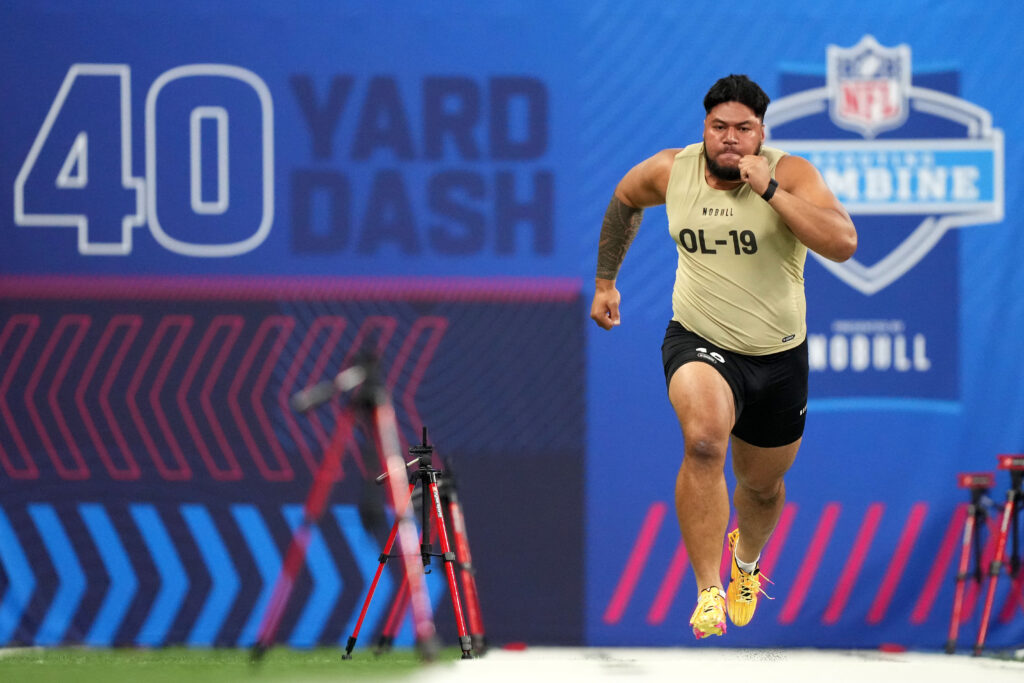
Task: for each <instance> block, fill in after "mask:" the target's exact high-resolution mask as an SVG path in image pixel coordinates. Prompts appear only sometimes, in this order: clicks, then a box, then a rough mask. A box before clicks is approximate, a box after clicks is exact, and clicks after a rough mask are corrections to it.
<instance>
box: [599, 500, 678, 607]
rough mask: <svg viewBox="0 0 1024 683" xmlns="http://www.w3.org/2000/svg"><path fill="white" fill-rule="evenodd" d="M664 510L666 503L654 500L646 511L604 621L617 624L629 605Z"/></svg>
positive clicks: (663, 515) (666, 508)
mask: <svg viewBox="0 0 1024 683" xmlns="http://www.w3.org/2000/svg"><path fill="white" fill-rule="evenodd" d="M666 510H668V505H667V504H665V503H661V502H655V503H652V504H651V507H650V509H649V510H648V511H647V517H645V518H644V521H643V524H642V525H641V526H640V534H639V536H638V537H637V539H636V543H635V544H634V545H633V551H632V552H631V553H630V554H629V560H628V561H627V562H626V568H625V569H624V570H623V571H622V577H621V578H620V579H619V585H618V586H616V587H615V592H614V593H613V594H612V599H611V600H610V601H609V602H608V607H607V609H605V612H604V623H606V624H617V623H618V622H619V620H620V619H622V615H623V613H625V611H626V606H627V605H629V600H630V598H632V597H633V590H634V589H635V588H636V584H637V581H639V580H640V574H641V573H642V572H643V570H644V566H645V565H646V564H647V557H648V556H649V555H650V554H651V547H652V546H653V545H654V539H655V538H657V536H658V530H659V529H660V528H661V522H662V520H663V519H664V518H665V511H666Z"/></svg>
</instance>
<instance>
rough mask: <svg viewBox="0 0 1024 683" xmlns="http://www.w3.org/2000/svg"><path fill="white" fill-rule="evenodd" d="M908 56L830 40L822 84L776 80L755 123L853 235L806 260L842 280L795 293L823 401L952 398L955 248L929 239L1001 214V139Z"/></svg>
mask: <svg viewBox="0 0 1024 683" xmlns="http://www.w3.org/2000/svg"><path fill="white" fill-rule="evenodd" d="M911 54H912V52H911V47H910V46H909V45H897V46H891V47H890V46H883V45H880V44H879V43H878V42H877V41H876V40H875V39H874V38H873V37H872V36H864V37H863V38H862V39H861V40H860V41H859V42H858V43H857V44H856V45H853V46H851V47H842V46H837V45H830V46H828V47H827V50H826V65H825V69H824V83H822V82H821V81H822V79H821V77H820V76H814V75H808V74H810V73H813V72H814V71H816V69H814V68H806V69H801V70H800V72H799V73H784V74H783V75H782V79H781V80H782V86H783V91H784V92H785V93H786V95H785V96H784V97H781V98H777V99H776V100H775V101H774V102H773V103H772V105H771V107H770V108H769V110H768V113H767V114H766V116H765V123H766V125H767V126H768V133H769V136H770V141H769V142H768V144H769V145H771V146H773V147H779V148H781V149H783V150H785V151H787V152H789V153H791V154H796V155H799V156H802V157H804V158H806V159H808V160H809V161H811V163H813V164H814V165H815V166H816V167H817V168H818V170H819V171H820V172H821V174H822V176H823V177H824V179H825V181H826V183H828V185H829V187H830V188H831V189H832V190H833V192H834V193H835V194H836V196H837V197H838V198H839V200H840V201H841V202H842V203H843V205H844V206H845V207H846V208H847V210H848V211H849V212H850V214H851V216H852V217H853V219H854V222H855V223H856V225H857V229H858V235H859V246H858V251H857V254H856V255H855V257H854V258H851V259H850V260H849V261H846V262H844V263H834V262H832V261H829V260H827V259H824V258H822V257H818V256H817V255H815V260H816V262H817V263H820V264H821V265H822V266H823V267H824V268H825V270H827V271H829V272H830V273H831V274H832V275H834V276H835V278H837V279H838V281H839V282H840V283H842V285H841V286H838V284H837V283H835V282H834V281H832V282H828V283H822V282H820V281H819V282H815V283H813V284H809V285H808V297H809V305H808V308H809V310H810V311H811V313H810V315H809V318H808V348H809V351H810V361H811V369H812V371H816V372H818V373H820V376H821V377H822V379H823V381H822V382H821V384H820V386H822V387H823V389H824V392H819V393H824V395H826V396H832V397H886V398H894V397H899V398H918V399H920V398H928V399H942V400H949V399H956V398H957V397H958V395H959V388H958V373H957V366H958V363H957V348H956V347H957V337H958V329H957V320H958V315H957V303H958V291H959V283H958V272H959V259H958V249H959V245H958V239H957V237H956V233H955V231H954V232H953V233H952V234H951V235H949V236H948V237H946V239H943V237H944V236H945V235H946V233H947V232H950V230H951V229H952V228H959V227H965V226H973V225H981V224H986V223H995V222H999V221H1001V220H1002V218H1003V135H1002V131H1001V130H999V129H998V128H995V127H993V124H992V116H991V114H990V113H989V112H988V111H987V110H985V109H983V108H981V107H979V106H978V105H976V104H973V103H971V102H968V101H967V100H965V99H962V98H960V97H959V96H958V92H957V90H958V88H959V80H960V75H959V73H957V72H955V71H950V70H948V69H947V70H943V69H937V68H929V67H927V66H925V67H924V68H919V69H918V70H917V71H913V70H912V62H911ZM818 69H820V67H818ZM819 72H820V71H819ZM808 265H809V268H808V274H809V280H810V276H812V275H813V269H812V268H811V267H810V266H811V264H810V263H809V264H808ZM816 296H822V297H823V298H822V299H821V303H820V305H818V306H815V305H814V297H816Z"/></svg>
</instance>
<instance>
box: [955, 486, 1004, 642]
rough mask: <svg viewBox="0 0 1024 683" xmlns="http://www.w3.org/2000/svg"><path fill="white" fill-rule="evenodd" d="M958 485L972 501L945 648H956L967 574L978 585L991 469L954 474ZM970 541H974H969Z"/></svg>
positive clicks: (961, 551) (968, 512)
mask: <svg viewBox="0 0 1024 683" xmlns="http://www.w3.org/2000/svg"><path fill="white" fill-rule="evenodd" d="M956 480H957V486H959V487H960V488H964V489H968V490H970V492H971V502H970V505H968V506H967V520H966V521H965V522H964V539H963V543H962V544H961V546H960V569H959V571H957V575H956V592H955V594H954V596H953V616H952V618H951V619H950V622H949V638H948V639H947V640H946V652H948V653H949V654H953V653H954V652H955V651H956V636H957V632H958V631H959V630H960V610H961V608H962V606H963V600H964V589H965V588H966V585H967V583H966V579H967V577H968V576H971V577H973V578H974V581H975V583H977V584H978V586H979V587H980V586H981V562H982V560H981V552H982V550H981V549H982V542H981V534H982V531H984V529H985V522H986V520H987V519H988V514H987V512H986V507H987V506H988V505H991V504H992V500H991V499H990V498H989V497H988V491H989V489H990V488H992V485H993V483H995V478H994V477H993V475H992V473H991V472H970V473H964V474H959V475H957V478H956ZM972 541H973V543H972ZM972 548H973V550H974V571H973V572H971V573H970V574H968V572H967V564H968V562H969V560H970V556H971V550H972Z"/></svg>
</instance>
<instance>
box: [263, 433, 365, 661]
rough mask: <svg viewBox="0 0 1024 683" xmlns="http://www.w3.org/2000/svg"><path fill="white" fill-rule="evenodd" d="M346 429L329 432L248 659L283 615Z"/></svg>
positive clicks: (267, 643) (268, 638) (328, 490)
mask: <svg viewBox="0 0 1024 683" xmlns="http://www.w3.org/2000/svg"><path fill="white" fill-rule="evenodd" d="M344 417H346V416H343V419H340V420H339V421H338V424H339V425H342V424H347V422H346V420H345V419H344ZM347 433H348V432H347V430H343V429H342V428H341V427H340V426H339V427H337V428H335V430H334V434H333V435H332V436H331V443H330V445H329V446H328V447H327V451H326V452H325V453H324V457H323V460H322V461H321V462H320V467H319V468H318V469H317V471H316V475H315V476H314V477H313V484H312V486H310V489H309V494H308V495H307V496H306V503H305V506H304V507H303V514H302V523H301V524H300V525H299V526H298V528H296V529H295V532H294V533H293V534H292V541H291V544H290V545H289V546H288V553H287V555H285V561H284V564H283V565H282V566H281V573H280V574H278V577H277V583H276V584H275V585H274V592H273V593H272V594H271V598H270V602H269V603H268V604H267V611H266V613H265V614H264V616H263V622H262V623H261V624H260V630H259V635H258V636H257V637H256V644H255V645H253V648H252V654H251V657H252V660H253V661H259V660H260V659H261V658H262V657H263V655H264V653H266V651H267V650H269V649H270V647H271V646H272V645H273V643H274V637H275V636H276V635H277V627H278V626H279V625H280V623H281V617H282V616H283V615H284V608H285V606H287V604H288V598H289V597H290V596H291V593H292V586H293V585H294V584H295V579H296V578H297V577H298V575H299V571H300V570H301V569H302V565H303V564H305V562H306V548H307V546H308V545H309V538H310V533H311V532H312V529H313V525H314V524H316V523H317V521H319V519H320V517H321V515H323V513H324V507H325V506H326V505H327V498H328V496H329V495H330V493H331V489H332V488H333V487H334V479H335V476H336V474H337V469H338V464H339V462H340V459H341V451H342V449H343V448H344V446H345V440H346V438H347Z"/></svg>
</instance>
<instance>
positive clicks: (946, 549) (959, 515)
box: [910, 503, 980, 624]
mask: <svg viewBox="0 0 1024 683" xmlns="http://www.w3.org/2000/svg"><path fill="white" fill-rule="evenodd" d="M966 521H967V503H961V504H960V505H958V506H957V508H956V511H955V512H954V513H953V518H952V519H951V520H950V521H949V527H948V528H947V529H946V535H945V537H943V539H942V545H941V546H940V547H939V553H938V554H937V555H936V556H935V562H933V563H932V570H931V571H930V572H929V573H928V578H927V579H926V580H925V582H924V588H923V589H922V590H921V596H920V597H919V598H918V599H917V604H916V605H914V611H913V612H911V614H910V623H912V624H923V623H924V622H925V621H927V620H928V614H929V613H930V612H931V610H932V605H933V604H935V598H936V597H938V595H939V589H940V588H941V587H942V584H943V583H945V578H946V570H947V569H949V564H950V562H952V560H953V553H955V552H956V550H957V548H959V547H960V543H961V535H962V534H963V530H964V523H965V522H966ZM976 531H980V529H979V530H976Z"/></svg>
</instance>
